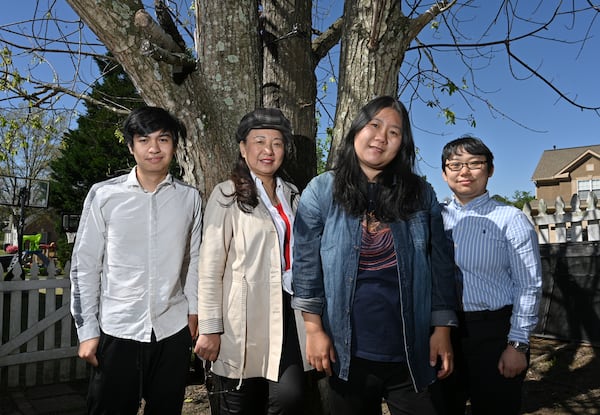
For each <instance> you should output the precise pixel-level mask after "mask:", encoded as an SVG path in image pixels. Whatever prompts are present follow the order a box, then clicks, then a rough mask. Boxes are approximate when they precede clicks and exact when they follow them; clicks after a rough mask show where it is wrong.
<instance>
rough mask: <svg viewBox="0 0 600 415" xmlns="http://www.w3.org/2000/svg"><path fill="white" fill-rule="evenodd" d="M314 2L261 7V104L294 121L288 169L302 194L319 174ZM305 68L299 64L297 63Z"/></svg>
mask: <svg viewBox="0 0 600 415" xmlns="http://www.w3.org/2000/svg"><path fill="white" fill-rule="evenodd" d="M311 13H312V1H310V0H282V1H279V2H270V1H269V2H267V1H263V14H262V16H261V21H262V24H261V27H262V28H263V30H262V38H263V62H264V71H263V91H262V93H263V97H264V98H263V101H264V105H265V106H271V107H277V108H281V110H282V111H283V112H284V114H285V115H286V116H287V117H288V118H289V119H290V122H291V123H292V128H293V132H294V146H293V149H292V154H291V157H290V158H289V159H288V161H287V163H286V166H285V169H286V171H287V173H288V174H289V175H290V176H291V177H292V178H293V180H294V182H295V183H296V185H298V186H299V187H300V188H301V189H302V188H304V187H305V186H306V184H307V183H308V181H309V180H310V179H311V178H312V177H313V176H314V175H315V174H316V167H317V156H316V141H315V137H316V132H317V131H316V120H315V107H316V96H317V80H316V76H315V67H316V64H317V63H316V62H314V58H313V54H312V49H311V31H312V29H311V16H312V14H311ZM300 62H301V63H302V64H299V63H300Z"/></svg>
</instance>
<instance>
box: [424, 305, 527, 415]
mask: <svg viewBox="0 0 600 415" xmlns="http://www.w3.org/2000/svg"><path fill="white" fill-rule="evenodd" d="M511 314H512V307H510V306H507V307H504V308H502V309H500V310H496V311H487V312H475V313H468V312H467V313H462V314H461V315H460V320H461V321H460V327H459V328H458V329H456V330H454V329H453V332H452V346H453V348H454V372H453V373H452V375H450V376H449V377H448V378H446V379H444V380H442V381H438V382H436V385H434V386H433V387H432V388H431V390H432V394H433V397H434V400H435V402H436V407H437V408H438V411H439V413H440V415H464V413H465V407H466V402H467V400H469V399H470V400H471V413H472V414H473V415H516V414H519V413H520V409H521V389H522V386H523V380H524V379H525V373H526V371H523V373H521V374H520V375H518V376H516V377H514V378H505V377H504V376H502V375H501V374H500V372H499V371H498V361H499V360H500V356H501V355H502V352H503V351H504V349H506V341H507V335H508V332H509V330H510V316H511ZM527 359H528V360H529V355H528V356H527Z"/></svg>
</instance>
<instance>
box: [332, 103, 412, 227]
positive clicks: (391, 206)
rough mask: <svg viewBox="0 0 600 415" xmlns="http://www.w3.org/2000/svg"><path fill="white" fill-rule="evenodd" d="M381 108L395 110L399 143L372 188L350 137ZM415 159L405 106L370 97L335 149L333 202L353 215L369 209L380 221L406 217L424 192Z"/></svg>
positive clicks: (352, 137)
mask: <svg viewBox="0 0 600 415" xmlns="http://www.w3.org/2000/svg"><path fill="white" fill-rule="evenodd" d="M384 108H392V109H394V110H396V111H398V114H399V115H400V119H401V126H402V143H401V145H400V149H399V150H398V154H397V155H396V157H395V158H394V159H393V160H392V161H391V162H390V163H389V164H388V165H387V166H385V167H384V169H383V171H382V172H381V173H380V174H379V175H378V176H377V177H376V178H375V180H376V184H375V187H376V189H373V187H374V186H372V185H371V186H370V184H369V183H368V179H367V176H366V175H365V174H364V173H363V171H362V169H361V168H360V163H359V160H358V157H357V155H356V151H355V149H354V139H355V137H356V134H357V133H358V132H359V131H360V130H362V128H363V127H365V125H367V124H368V123H369V122H370V121H371V120H372V119H373V118H375V115H376V114H377V113H378V112H379V111H381V110H382V109H384ZM415 159H416V152H415V143H414V140H413V135H412V130H411V127H410V120H409V117H408V111H407V110H406V107H405V106H404V105H403V104H402V103H401V102H399V101H398V100H397V99H395V98H394V97H391V96H380V97H377V98H375V99H373V100H372V101H370V102H368V103H367V104H366V105H365V106H363V107H362V108H361V109H360V110H359V112H358V115H357V116H356V118H354V121H353V122H352V125H351V126H350V131H349V132H348V134H346V136H345V137H344V140H343V142H342V144H341V146H340V147H339V149H338V152H337V158H336V167H335V168H334V170H335V179H334V190H333V196H334V199H335V201H336V202H337V203H339V204H340V205H341V206H342V207H343V208H344V209H345V210H346V211H347V212H348V213H349V214H351V215H353V216H362V215H363V214H365V213H367V212H369V211H371V212H372V213H373V214H374V215H375V217H376V218H377V219H379V220H382V221H384V222H392V221H394V220H397V219H404V218H406V217H407V216H408V215H410V214H411V213H413V212H414V211H416V210H418V209H419V207H420V206H421V205H422V196H423V192H424V180H423V179H422V178H421V177H419V176H418V175H417V174H416V173H415ZM369 187H371V191H369ZM373 190H374V191H373ZM370 199H371V200H370Z"/></svg>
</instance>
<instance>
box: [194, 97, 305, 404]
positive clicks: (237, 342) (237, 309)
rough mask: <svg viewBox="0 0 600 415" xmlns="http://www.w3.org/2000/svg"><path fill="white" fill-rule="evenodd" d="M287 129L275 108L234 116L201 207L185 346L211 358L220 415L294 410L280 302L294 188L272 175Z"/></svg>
mask: <svg viewBox="0 0 600 415" xmlns="http://www.w3.org/2000/svg"><path fill="white" fill-rule="evenodd" d="M291 137H292V135H291V127H290V123H289V121H288V120H287V119H286V118H285V116H284V115H283V114H282V113H281V111H279V110H278V109H274V108H259V109H257V110H255V111H253V112H250V113H248V114H246V115H245V116H244V117H243V118H242V120H241V121H240V125H239V126H238V130H237V133H236V140H237V142H238V143H239V146H240V153H239V159H238V162H237V163H236V165H235V167H234V169H233V172H232V174H231V177H230V180H228V181H225V182H223V183H220V184H219V185H217V186H216V187H215V189H214V190H213V192H212V194H211V196H210V199H209V200H208V203H207V206H206V209H205V212H204V228H203V237H202V245H201V248H200V259H199V276H198V277H199V281H198V303H199V308H198V320H199V321H198V328H199V337H198V340H197V342H196V346H195V352H196V353H197V354H198V355H199V356H200V357H202V358H203V359H205V360H208V361H210V362H212V368H211V370H212V372H213V374H214V377H215V390H214V391H213V393H215V394H218V402H219V411H220V413H221V414H231V413H235V414H242V413H243V414H282V415H287V414H297V413H301V411H302V404H303V401H304V386H305V377H304V373H303V372H304V370H307V369H309V366H308V365H307V364H306V363H304V362H306V358H305V354H304V348H305V334H304V333H305V332H304V324H303V320H302V317H301V316H300V315H299V313H298V312H297V311H296V312H295V311H294V310H292V308H291V306H290V298H291V294H292V288H291V277H292V275H291V262H292V249H293V232H292V230H293V221H294V212H295V210H296V206H297V203H298V198H299V194H298V190H297V188H296V187H295V186H294V185H292V184H291V183H288V182H286V181H284V180H283V179H282V178H281V177H280V172H281V166H282V163H283V161H284V158H285V153H286V149H288V148H289V146H290V144H291V143H290V141H291Z"/></svg>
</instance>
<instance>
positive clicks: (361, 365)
mask: <svg viewBox="0 0 600 415" xmlns="http://www.w3.org/2000/svg"><path fill="white" fill-rule="evenodd" d="M329 389H330V390H329V407H330V410H331V414H332V415H379V414H381V403H382V399H385V401H386V403H387V406H388V409H389V410H390V413H391V414H392V415H400V414H402V415H435V413H436V412H435V410H434V408H433V404H432V403H431V399H430V396H429V392H428V391H424V392H421V393H417V392H415V389H414V387H413V384H412V380H411V377H410V373H409V371H408V366H407V365H406V363H384V362H373V361H370V360H365V359H360V358H356V357H353V358H352V359H351V361H350V375H349V377H348V381H347V382H346V381H343V380H341V379H339V378H337V377H331V378H330V379H329Z"/></svg>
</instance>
